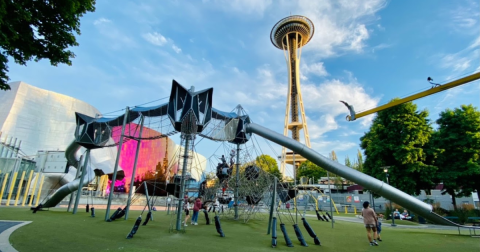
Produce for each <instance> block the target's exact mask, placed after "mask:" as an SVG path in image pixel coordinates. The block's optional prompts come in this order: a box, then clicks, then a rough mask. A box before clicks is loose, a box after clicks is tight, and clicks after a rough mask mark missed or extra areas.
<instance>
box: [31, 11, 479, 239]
mask: <svg viewBox="0 0 480 252" xmlns="http://www.w3.org/2000/svg"><path fill="white" fill-rule="evenodd" d="M302 18H303V17H300V16H296V17H291V18H287V19H284V20H281V21H280V22H279V23H277V24H276V25H275V27H274V29H273V30H272V34H273V37H272V43H274V45H276V46H277V45H281V49H283V50H288V52H289V57H288V59H287V63H288V64H289V67H290V69H289V70H290V71H289V75H290V79H289V95H288V98H287V109H286V111H287V112H286V116H285V128H284V134H283V135H281V134H278V133H275V132H273V131H271V130H269V129H267V128H265V127H262V126H261V125H258V124H255V123H253V122H251V120H250V117H249V116H248V115H247V114H246V113H245V112H244V111H243V110H242V109H241V106H238V107H237V108H236V112H223V111H220V110H217V109H215V108H213V107H212V98H213V88H210V89H206V90H202V91H200V92H196V91H195V89H194V88H193V87H192V88H191V89H186V88H184V87H183V86H181V85H180V84H179V83H177V82H176V81H175V80H174V81H173V83H172V91H171V94H170V100H169V102H168V103H166V104H162V105H159V106H155V107H135V108H133V109H130V108H128V107H127V108H126V110H125V114H123V115H121V116H119V117H115V118H92V117H88V116H86V115H83V114H80V113H77V114H76V117H77V128H76V131H75V142H74V143H72V144H71V145H70V146H69V147H68V148H67V151H66V153H65V154H66V156H67V159H68V161H69V164H70V165H72V166H75V167H77V168H78V171H81V172H82V173H81V175H80V177H79V178H77V179H75V180H74V181H72V182H70V183H68V184H66V185H64V186H63V187H61V188H60V189H59V190H57V191H56V193H55V194H53V195H51V197H49V198H48V200H47V201H46V202H45V203H43V204H40V205H38V206H37V207H36V209H37V210H38V209H41V208H48V207H53V206H55V205H57V204H58V203H59V202H60V201H61V200H62V199H63V198H64V197H66V196H67V195H69V194H71V193H72V192H74V191H79V192H80V191H81V189H82V187H83V186H85V185H87V184H88V183H89V181H91V180H92V179H93V175H94V174H95V171H93V170H92V168H90V166H89V162H88V159H89V150H90V149H95V148H102V147H106V146H107V143H108V140H109V139H110V138H111V135H112V132H113V130H112V128H113V127H120V126H121V127H122V130H121V131H122V133H121V137H120V139H119V142H118V145H119V146H120V147H121V146H122V144H123V142H124V138H129V139H134V140H139V139H142V133H141V130H142V127H143V122H144V120H145V118H147V117H152V118H157V119H159V120H160V121H162V122H164V121H165V120H167V121H169V123H165V124H164V126H165V128H164V130H162V131H161V134H160V135H158V136H155V137H150V139H153V138H162V137H166V136H170V135H172V134H176V133H179V132H180V133H181V139H182V146H184V149H183V150H184V152H183V153H181V154H179V155H180V156H181V157H182V158H183V163H181V169H179V170H178V171H177V173H176V176H178V177H177V178H178V179H174V181H171V182H173V183H171V184H173V185H174V186H173V188H174V190H173V193H172V195H174V196H175V197H177V198H178V203H177V209H176V213H175V215H174V216H176V220H175V222H174V224H171V229H172V230H173V229H174V230H177V231H180V230H182V229H184V227H183V226H182V225H181V224H182V223H181V221H182V219H183V215H182V211H181V210H182V204H183V197H182V196H183V195H184V194H185V186H186V183H187V182H186V181H187V180H188V178H187V177H188V174H189V170H191V164H192V162H191V160H192V156H191V153H192V152H193V150H194V146H195V145H194V143H195V140H196V138H197V136H201V137H204V138H207V139H210V140H214V141H226V142H230V143H232V144H234V145H236V146H237V148H236V150H235V151H234V152H232V153H234V155H236V158H235V161H236V162H230V165H228V163H227V162H224V161H223V160H222V163H220V164H219V166H218V171H217V177H218V183H217V184H216V185H215V186H214V187H213V188H209V190H205V191H204V194H203V196H204V197H205V199H207V200H209V199H212V198H213V199H214V198H215V197H219V190H220V188H221V190H222V192H221V193H220V198H221V201H222V202H221V204H222V205H227V206H228V205H230V202H233V204H232V205H230V210H232V208H233V211H229V213H230V214H231V216H233V218H234V219H240V218H243V220H244V222H247V221H248V220H250V219H251V218H255V217H257V216H260V215H261V214H262V213H265V210H266V208H261V207H259V204H262V203H263V204H264V205H265V206H268V207H269V208H270V209H269V218H270V220H272V222H273V224H272V225H270V224H269V229H270V227H274V228H273V230H276V218H275V219H273V215H274V212H275V213H276V214H277V217H278V218H279V220H280V221H281V222H282V220H281V218H282V216H283V217H285V218H284V220H286V219H288V217H286V216H287V215H288V216H290V217H291V216H292V214H290V212H289V211H290V209H287V211H286V212H287V213H288V214H287V213H285V211H283V212H282V211H280V210H279V209H280V207H279V206H280V205H281V204H282V203H286V202H289V201H290V200H291V199H293V201H294V208H293V211H295V214H298V207H297V204H296V197H297V190H298V187H291V186H287V185H282V184H280V183H277V180H276V178H274V177H272V176H271V175H269V174H266V173H265V172H264V171H262V170H261V169H259V168H258V167H256V166H255V165H253V164H252V165H249V166H246V167H245V169H244V170H243V171H240V165H241V164H242V162H241V161H240V149H241V148H240V146H241V145H244V144H246V143H247V142H248V141H249V139H250V137H251V135H252V134H256V135H259V136H261V137H263V138H265V139H268V140H270V141H272V142H275V143H277V144H279V145H281V146H282V165H285V163H288V162H290V161H288V160H290V158H291V164H293V165H294V166H296V165H297V164H298V163H299V162H301V161H304V160H309V161H311V162H313V163H314V164H316V165H319V166H321V167H323V168H324V169H325V170H327V171H329V172H333V173H335V174H337V175H339V176H341V177H343V178H346V179H348V180H350V181H353V182H356V183H357V184H359V185H361V186H363V187H365V188H366V189H369V190H371V191H372V192H374V193H375V194H378V195H380V196H383V197H385V198H388V199H390V200H393V201H395V202H397V203H398V204H400V205H402V206H404V207H406V208H409V209H411V210H412V211H414V212H415V213H417V214H419V215H421V216H422V217H424V218H426V219H428V220H430V221H432V222H435V223H439V224H444V225H452V226H461V225H459V224H456V223H454V222H451V221H450V220H448V219H446V218H443V217H442V216H439V215H438V214H436V213H434V212H433V211H432V206H431V205H429V204H426V203H424V202H422V201H420V200H418V199H416V198H415V197H413V196H411V195H408V194H406V193H404V192H402V191H400V190H398V189H396V188H394V187H392V186H390V185H388V184H386V183H384V182H383V181H380V180H377V179H375V178H373V177H370V176H368V175H366V174H363V173H361V172H358V171H356V170H353V169H350V168H349V167H346V166H344V165H341V164H339V163H337V162H334V161H332V160H330V159H328V158H326V157H324V156H322V155H321V154H319V153H317V152H315V151H314V150H312V149H310V146H309V145H310V142H309V140H308V141H307V140H306V144H305V145H304V144H301V143H300V142H299V138H298V135H299V130H300V129H303V130H304V133H305V138H306V139H308V131H307V126H306V120H305V113H304V110H303V103H302V99H301V93H300V84H299V82H298V80H299V79H298V65H299V57H300V54H299V53H298V54H297V53H296V51H297V50H299V49H300V48H301V46H303V45H305V44H306V43H307V42H308V41H309V40H310V38H311V36H312V35H313V24H311V25H312V26H311V28H308V27H309V26H308V25H309V23H308V22H307V21H306V20H305V19H302ZM307 20H308V19H307ZM305 27H307V28H308V29H311V31H310V30H308V32H307V31H302V30H301V29H306V28H305ZM289 31H291V32H293V33H292V34H294V37H293V36H292V37H290V35H288V34H290V33H289ZM303 32H305V33H303ZM306 34H308V36H307V35H306ZM287 35H288V39H286V40H285V39H284V38H285V37H286V36H287ZM285 43H286V44H287V47H285ZM277 47H278V46H277ZM286 48H288V49H286ZM297 55H298V58H297ZM292 57H294V58H292ZM286 58H287V57H286ZM289 60H290V61H289ZM479 78H480V73H476V74H474V75H471V76H468V77H465V78H463V79H461V81H460V80H459V81H458V82H455V85H457V86H458V85H461V84H465V83H468V82H471V81H473V80H476V79H479ZM453 86H454V85H453V84H452V85H447V84H446V85H444V86H443V87H444V88H443V89H442V86H439V87H434V88H432V90H433V91H431V92H429V94H431V93H433V92H437V91H438V92H440V91H443V90H446V89H445V87H449V88H451V87H453ZM422 95H423V94H422ZM421 97H423V96H421V95H420V96H415V97H413V98H415V99H418V98H421ZM413 98H412V100H413ZM407 101H409V100H408V99H407V100H402V102H407ZM344 103H345V102H344ZM398 104H400V103H391V104H389V105H388V106H385V107H382V108H381V109H386V108H388V107H391V106H394V105H398ZM345 105H346V106H347V107H348V108H349V110H350V112H351V115H350V117H347V119H349V120H355V119H357V118H360V117H362V116H365V115H367V114H360V113H359V114H356V113H355V111H354V110H353V107H352V106H351V105H349V104H347V103H345ZM299 108H300V110H301V114H302V115H301V116H302V121H301V122H299V121H298V109H299ZM289 109H290V110H291V111H296V112H292V115H291V117H292V120H291V122H288V119H289V117H290V115H289ZM381 109H380V108H377V109H376V110H372V111H369V112H368V113H375V112H377V111H380V110H381ZM364 113H367V112H364ZM295 118H296V119H295ZM135 120H139V121H140V122H139V123H138V125H140V126H139V131H140V134H139V136H138V137H132V136H127V135H125V127H126V125H127V124H128V123H131V122H133V121H135ZM288 130H290V131H292V138H289V137H288V136H287V135H288ZM144 139H147V138H144ZM80 146H83V147H85V148H87V153H86V156H85V158H84V159H83V160H82V159H79V158H78V157H76V153H77V152H78V150H79V149H80ZM286 149H289V150H291V151H293V152H291V153H290V152H288V153H287V151H286ZM120 150H121V148H119V151H118V154H117V160H116V162H115V167H114V172H113V174H112V179H111V180H112V181H113V182H115V181H116V180H117V179H118V178H120V177H121V176H123V174H122V173H121V172H119V170H118V163H119V156H120V152H121V151H120ZM136 155H138V148H137V153H136ZM234 155H233V156H234ZM233 156H232V159H231V160H233ZM287 161H288V162H287ZM82 163H83V166H82ZM244 164H245V163H244ZM135 165H136V161H135ZM225 169H226V170H225ZM282 169H284V167H283V168H282ZM282 172H284V170H282ZM134 176H135V168H134V171H133V174H132V180H131V181H133V178H134ZM130 186H131V187H130V191H129V192H132V191H133V189H132V186H133V183H131V185H130ZM145 188H146V186H145ZM165 190H166V188H165ZM146 192H147V194H148V190H146ZM225 192H227V194H226V195H227V197H224V196H225ZM292 192H293V194H292ZM79 195H80V194H77V198H76V202H75V207H74V213H75V212H76V211H77V207H78V199H79ZM112 195H113V194H112V193H110V194H109V201H108V205H107V212H106V215H105V220H111V219H112V216H110V213H109V211H110V202H111V197H112ZM230 195H233V201H232V197H231V196H230ZM304 196H308V197H311V196H310V195H308V194H306V195H304ZM147 197H148V196H147ZM277 197H278V199H277ZM131 200H132V199H131V198H130V195H129V199H128V201H127V205H126V207H125V209H124V211H125V217H127V216H128V207H129V206H130V204H131ZM241 201H244V202H246V204H245V205H243V206H241V204H242V202H241ZM148 202H150V200H148V199H147V204H149V203H148ZM148 207H149V210H150V208H151V207H150V205H149V206H148ZM242 207H243V208H242ZM316 210H318V205H317V207H316ZM117 211H118V213H120V211H122V210H120V209H117ZM337 212H338V210H337ZM115 215H116V213H114V215H113V216H115ZM139 218H140V219H138V218H137V221H136V223H135V225H134V228H133V230H132V232H131V237H133V234H134V233H135V232H136V230H137V229H138V227H139V225H140V222H141V217H139ZM148 219H151V217H147V220H148ZM302 221H303V223H304V226H305V228H306V229H307V231H308V232H309V234H310V236H312V238H314V240H315V244H317V245H319V244H320V242H319V241H318V238H316V235H315V234H314V233H312V232H313V231H312V230H311V228H310V229H309V228H307V226H308V223H307V224H305V222H306V221H305V219H304V218H302ZM292 223H295V224H294V228H295V232H296V234H297V237H298V238H299V240H300V237H302V235H301V232H300V230H299V229H298V226H296V227H295V225H297V224H298V221H296V220H293V219H292ZM215 224H216V227H217V231H218V232H219V233H220V234H221V235H222V236H223V232H221V226H220V220H219V215H216V216H215ZM282 224H283V225H284V223H282ZM282 224H281V225H282ZM468 228H472V227H468ZM281 229H282V231H283V230H284V229H285V227H284V226H283V227H282V226H281ZM275 232H276V231H275ZM284 234H286V232H284ZM131 237H130V238H131ZM302 239H303V238H302ZM272 243H273V241H272ZM301 243H302V245H306V243H305V241H304V240H303V241H301ZM287 244H289V242H288V241H287ZM290 245H291V242H290Z"/></svg>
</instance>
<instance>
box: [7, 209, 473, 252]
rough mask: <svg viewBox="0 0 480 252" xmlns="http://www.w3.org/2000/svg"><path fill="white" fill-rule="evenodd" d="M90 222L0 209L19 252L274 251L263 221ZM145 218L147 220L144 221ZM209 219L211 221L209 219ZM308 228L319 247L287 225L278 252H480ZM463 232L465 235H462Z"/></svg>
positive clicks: (458, 239) (399, 234) (453, 243)
mask: <svg viewBox="0 0 480 252" xmlns="http://www.w3.org/2000/svg"><path fill="white" fill-rule="evenodd" d="M96 214H97V217H96V218H91V217H90V216H89V214H88V213H85V212H84V210H83V209H82V211H81V212H79V213H78V214H76V215H72V214H71V213H67V212H66V211H65V209H55V210H51V211H42V212H37V213H36V214H32V213H31V211H29V210H28V209H26V208H18V207H17V208H14V207H2V208H1V209H0V219H3V220H24V221H26V220H29V221H33V222H32V223H31V224H29V225H27V226H24V227H22V228H20V229H18V230H17V231H15V232H14V233H13V234H12V235H11V237H10V242H11V244H12V245H13V246H14V247H15V248H16V249H17V250H19V251H21V252H22V251H51V252H55V251H71V252H75V251H82V252H84V251H209V252H214V251H222V252H237V251H238V252H240V251H249V252H250V251H272V248H271V246H270V242H271V236H269V235H267V234H266V231H267V223H268V222H267V220H252V221H250V222H249V223H248V224H242V223H238V222H236V221H233V220H228V219H226V218H224V219H222V228H223V230H224V232H225V235H226V237H225V238H221V237H219V235H218V234H217V232H216V230H215V225H214V224H212V225H209V226H207V225H204V218H203V214H201V215H200V217H199V223H200V224H199V225H198V226H188V227H187V229H186V231H187V232H186V233H169V231H168V230H169V224H170V221H171V215H166V212H154V221H153V222H150V223H149V224H148V225H147V226H141V227H140V229H139V230H138V232H137V234H136V235H135V237H134V238H133V239H131V240H127V239H125V237H126V235H127V234H128V233H129V232H130V229H131V228H132V226H133V223H134V219H135V217H137V216H138V215H139V212H132V213H131V215H130V216H131V218H130V220H128V221H124V220H123V219H122V220H116V221H114V222H111V223H107V222H105V221H103V217H104V211H100V210H99V211H97V213H96ZM144 216H145V215H144ZM212 219H213V216H212ZM309 222H310V225H311V226H312V228H313V229H314V230H315V232H316V233H317V235H318V236H319V238H320V240H321V242H322V246H321V247H317V246H315V245H314V244H313V239H312V238H310V237H309V235H308V233H307V232H306V230H305V229H304V228H303V226H302V225H300V226H301V230H302V232H303V235H304V237H305V239H306V241H307V243H308V244H309V247H306V248H305V247H301V246H300V244H299V242H298V240H297V239H296V236H295V233H294V231H293V228H292V227H291V224H290V223H289V224H288V225H287V230H288V232H289V236H290V238H291V239H292V241H293V243H294V246H295V248H288V247H286V246H285V241H284V239H283V235H282V233H281V231H280V229H279V228H278V244H279V246H278V247H277V248H276V251H319V250H321V251H332V252H333V251H347V252H355V251H370V250H372V249H376V250H378V251H389V252H396V251H398V252H406V251H422V252H427V251H435V252H438V251H480V240H479V239H478V238H471V237H469V236H466V235H464V236H459V235H458V234H457V230H452V231H448V230H445V231H444V230H425V229H406V228H401V229H392V228H384V230H383V233H382V238H383V240H384V241H383V242H381V243H380V247H379V248H371V247H370V246H369V245H368V242H367V239H366V233H365V229H364V228H363V225H362V224H358V223H350V222H341V221H337V222H336V223H335V228H334V229H332V228H331V223H330V222H328V223H327V222H322V221H317V220H316V219H314V218H311V219H309ZM464 232H465V231H464Z"/></svg>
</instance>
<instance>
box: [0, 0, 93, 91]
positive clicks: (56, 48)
mask: <svg viewBox="0 0 480 252" xmlns="http://www.w3.org/2000/svg"><path fill="white" fill-rule="evenodd" d="M94 5H95V0H68V1H65V0H37V1H34V0H22V1H8V0H7V1H4V0H2V1H0V34H1V35H0V48H1V52H0V90H9V89H10V86H9V85H8V84H7V82H8V80H9V78H8V76H7V72H8V66H7V63H8V56H10V57H12V58H13V60H14V61H15V63H17V64H21V65H26V64H27V61H29V60H32V59H33V60H34V61H39V60H41V59H49V60H50V64H52V65H53V66H57V65H58V64H59V63H63V64H67V65H71V64H72V62H71V60H70V59H71V58H73V57H75V54H74V53H73V52H72V51H70V50H67V49H68V48H69V47H72V46H78V43H77V41H76V39H75V35H74V32H75V33H77V34H79V35H80V17H82V16H83V14H85V13H87V12H93V11H95V7H94Z"/></svg>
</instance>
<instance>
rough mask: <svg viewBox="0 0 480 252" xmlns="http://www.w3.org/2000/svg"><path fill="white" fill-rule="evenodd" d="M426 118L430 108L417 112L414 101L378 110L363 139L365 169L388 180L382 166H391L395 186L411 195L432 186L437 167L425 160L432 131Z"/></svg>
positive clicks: (374, 175) (381, 178) (390, 181)
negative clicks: (425, 149) (426, 147)
mask: <svg viewBox="0 0 480 252" xmlns="http://www.w3.org/2000/svg"><path fill="white" fill-rule="evenodd" d="M394 100H396V99H394ZM394 100H392V101H394ZM427 117H428V111H427V110H423V111H417V106H416V105H415V104H413V103H411V102H408V103H404V104H401V105H398V106H395V107H392V108H390V109H388V110H384V111H381V112H379V113H378V114H377V116H376V117H375V119H374V120H373V123H372V126H371V127H370V129H369V131H368V132H366V133H365V135H364V136H363V137H361V138H360V141H361V144H360V146H361V148H362V149H363V150H364V152H365V155H366V160H365V163H364V165H363V172H364V173H366V174H368V175H371V176H373V177H375V178H377V179H380V180H385V173H384V171H383V168H382V167H384V166H390V168H389V169H388V173H389V175H390V177H389V183H390V184H391V185H392V186H394V187H396V188H398V189H400V190H402V191H404V192H406V193H408V194H419V193H420V190H430V189H431V188H433V186H434V185H435V182H434V180H435V174H436V170H437V168H436V167H435V166H433V165H432V164H430V163H427V162H426V161H427V155H426V152H424V147H425V145H426V144H427V143H428V142H429V140H430V137H431V134H432V132H433V129H432V126H431V123H430V122H429V120H428V119H427Z"/></svg>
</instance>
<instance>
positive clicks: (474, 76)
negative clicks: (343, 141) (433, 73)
mask: <svg viewBox="0 0 480 252" xmlns="http://www.w3.org/2000/svg"><path fill="white" fill-rule="evenodd" d="M478 79H480V72H478V73H474V74H472V75H469V76H466V77H463V78H461V79H458V80H454V81H452V82H449V83H446V84H443V85H440V86H438V87H434V88H431V89H429V90H426V91H423V92H420V93H417V94H414V95H411V96H408V97H405V98H403V99H400V100H396V101H393V102H390V103H387V104H385V105H382V106H380V107H376V108H373V109H370V110H367V111H363V112H361V113H358V114H355V118H351V117H350V116H347V118H348V120H349V121H353V120H355V119H358V118H362V117H364V116H367V115H370V114H373V113H377V112H379V111H382V110H385V109H388V108H391V107H394V106H397V105H400V104H403V103H406V102H410V101H413V100H417V99H420V98H423V97H425V96H429V95H432V94H436V93H439V92H442V91H445V90H447V89H450V88H454V87H458V86H460V85H463V84H467V83H469V82H472V81H475V80H478Z"/></svg>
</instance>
